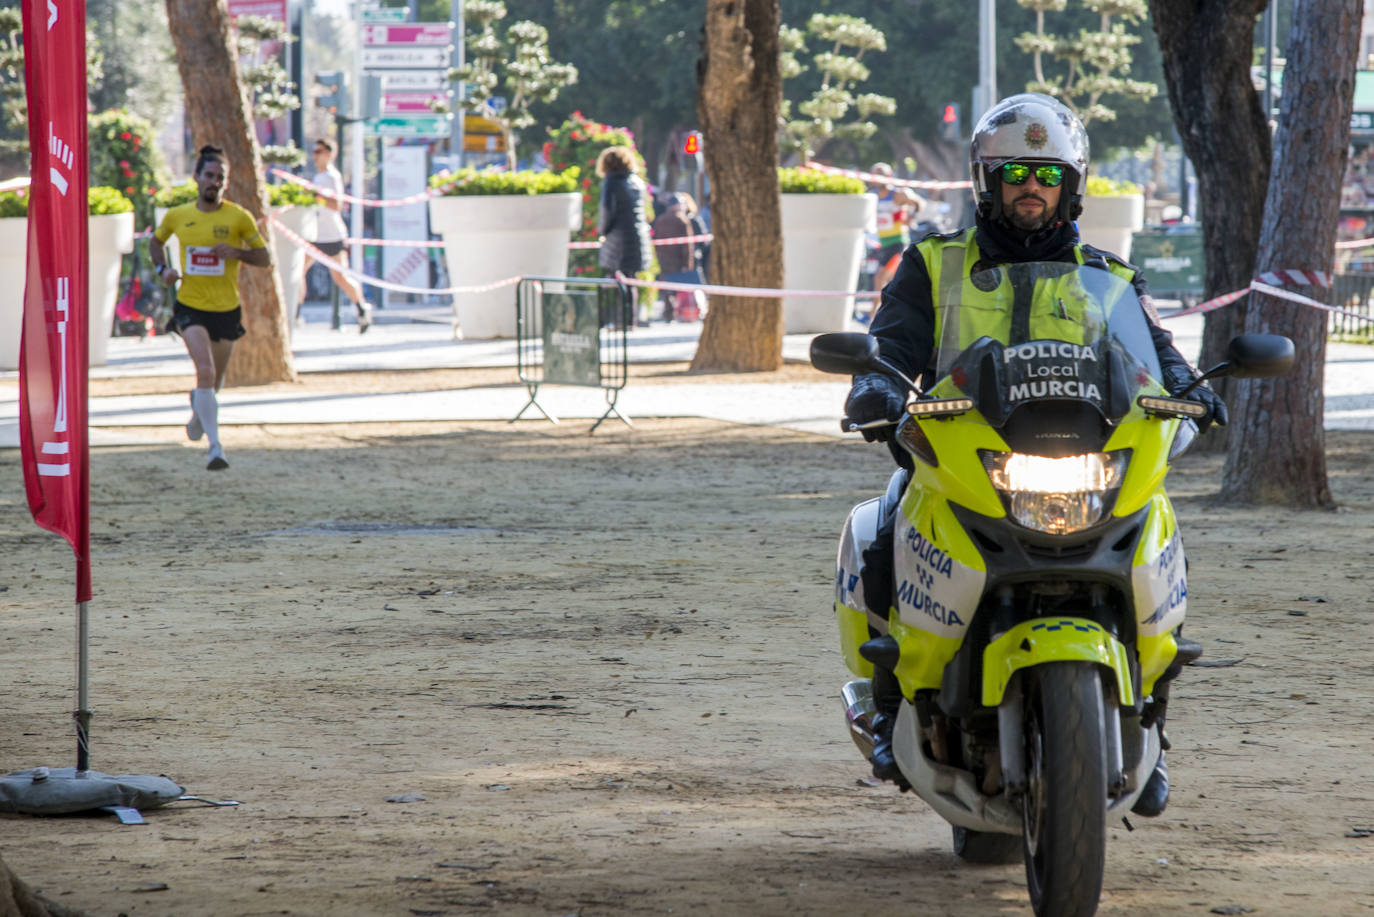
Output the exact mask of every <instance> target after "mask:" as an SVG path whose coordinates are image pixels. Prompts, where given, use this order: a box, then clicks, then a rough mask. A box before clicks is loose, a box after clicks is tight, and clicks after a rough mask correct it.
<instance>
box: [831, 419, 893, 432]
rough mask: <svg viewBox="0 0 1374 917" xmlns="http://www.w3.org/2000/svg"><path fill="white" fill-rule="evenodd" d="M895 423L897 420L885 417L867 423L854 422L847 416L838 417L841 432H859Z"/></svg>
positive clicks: (891, 425)
mask: <svg viewBox="0 0 1374 917" xmlns="http://www.w3.org/2000/svg"><path fill="white" fill-rule="evenodd" d="M896 425H897V421H895V420H888V419H886V418H884V419H882V420H870V421H869V422H868V423H855V422H854V421H852V420H850V419H849V418H848V417H841V418H840V431H841V432H843V433H860V432H862V431H864V430H876V429H878V428H879V427H895V426H896Z"/></svg>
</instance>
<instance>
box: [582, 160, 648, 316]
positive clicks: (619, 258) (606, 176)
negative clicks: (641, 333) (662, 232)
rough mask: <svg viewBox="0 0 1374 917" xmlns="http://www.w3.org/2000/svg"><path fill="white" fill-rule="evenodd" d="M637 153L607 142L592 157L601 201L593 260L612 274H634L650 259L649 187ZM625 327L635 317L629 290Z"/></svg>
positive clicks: (636, 299) (644, 267) (636, 310)
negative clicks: (597, 249)
mask: <svg viewBox="0 0 1374 917" xmlns="http://www.w3.org/2000/svg"><path fill="white" fill-rule="evenodd" d="M638 167H639V157H637V156H636V155H635V152H634V150H632V149H630V148H629V147H627V146H609V147H606V149H604V150H602V151H601V155H600V156H598V157H597V158H596V174H597V175H599V176H601V178H602V179H603V181H602V183H601V204H600V208H599V211H600V212H599V219H598V221H597V226H598V229H599V231H600V234H601V237H602V239H601V251H600V252H599V253H598V255H597V264H598V265H599V266H600V267H601V268H602V270H604V271H605V272H606V276H608V277H614V276H615V275H616V273H617V272H619V273H621V274H624V275H625V276H626V277H634V276H635V275H636V274H638V273H639V272H640V271H643V270H647V269H648V268H649V266H650V265H652V264H653V263H654V255H653V250H652V247H651V245H650V243H649V219H648V216H647V214H646V213H645V210H646V207H645V201H646V200H647V198H648V195H649V189H648V187H647V186H646V185H645V184H644V179H642V178H640V177H639V175H638V174H637V172H638ZM630 301H631V303H632V305H631V306H630V315H629V316H628V318H627V323H628V326H629V327H634V325H635V324H636V322H637V320H638V308H637V306H635V305H633V303H636V302H637V301H638V296H637V295H634V292H632V296H631V300H630Z"/></svg>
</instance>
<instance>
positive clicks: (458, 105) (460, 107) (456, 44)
mask: <svg viewBox="0 0 1374 917" xmlns="http://www.w3.org/2000/svg"><path fill="white" fill-rule="evenodd" d="M449 9H450V10H451V12H450V14H449V15H451V16H452V17H453V58H452V62H453V66H454V67H462V66H463V64H464V62H465V61H466V60H467V56H466V53H465V47H464V46H465V45H466V41H465V40H464V35H465V25H464V23H463V0H451V3H450V6H449ZM466 98H467V83H466V82H465V81H463V80H459V81H458V86H457V88H456V89H455V90H454V96H453V112H454V114H453V127H452V128H451V129H450V133H449V146H450V147H451V149H450V150H449V152H450V153H452V154H453V163H454V165H456V166H457V167H458V168H460V169H461V168H462V167H463V152H464V151H463V146H464V144H465V143H466V142H467V140H466V138H465V137H464V136H463V129H464V127H465V126H466V125H465V124H464V121H465V120H466V118H467V108H466V107H465V106H464V104H463V102H464V100H465V99H466Z"/></svg>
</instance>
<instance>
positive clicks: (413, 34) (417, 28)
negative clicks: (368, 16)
mask: <svg viewBox="0 0 1374 917" xmlns="http://www.w3.org/2000/svg"><path fill="white" fill-rule="evenodd" d="M362 35H363V44H365V45H437V46H440V47H443V46H445V45H449V44H452V43H453V26H451V25H450V24H449V23H447V22H407V23H404V24H398V25H378V24H374V25H365V26H363V27H362Z"/></svg>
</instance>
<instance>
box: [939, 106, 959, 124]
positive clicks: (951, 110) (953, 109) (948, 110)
mask: <svg viewBox="0 0 1374 917" xmlns="http://www.w3.org/2000/svg"><path fill="white" fill-rule="evenodd" d="M941 120H942V121H944V122H945V123H946V124H953V123H955V122H956V121H958V120H959V106H957V105H954V104H949V105H946V106H945V111H944V114H943V115H942V116H941Z"/></svg>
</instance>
